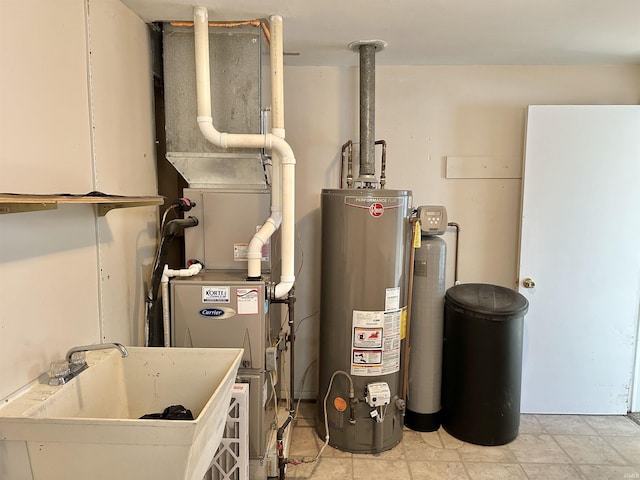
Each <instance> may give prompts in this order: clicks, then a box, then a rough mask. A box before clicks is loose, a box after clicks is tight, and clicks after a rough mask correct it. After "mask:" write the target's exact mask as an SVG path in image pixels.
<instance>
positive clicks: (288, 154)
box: [193, 6, 296, 298]
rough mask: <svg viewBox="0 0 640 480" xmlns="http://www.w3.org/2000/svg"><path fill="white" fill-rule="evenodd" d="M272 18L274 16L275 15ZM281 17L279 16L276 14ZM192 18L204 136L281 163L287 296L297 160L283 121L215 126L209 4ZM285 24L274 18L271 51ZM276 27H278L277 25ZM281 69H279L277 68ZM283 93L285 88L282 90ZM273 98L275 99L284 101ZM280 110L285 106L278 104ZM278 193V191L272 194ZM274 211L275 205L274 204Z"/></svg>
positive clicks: (272, 225)
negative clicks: (265, 126)
mask: <svg viewBox="0 0 640 480" xmlns="http://www.w3.org/2000/svg"><path fill="white" fill-rule="evenodd" d="M272 18H273V17H272ZM276 18H279V17H276ZM193 21H194V32H195V63H196V96H197V101H198V116H197V121H198V127H199V128H200V131H201V132H202V134H203V135H204V136H205V138H206V139H207V140H208V141H210V142H211V143H213V144H214V145H217V146H219V147H223V148H232V147H239V148H265V149H268V150H271V152H272V156H274V157H276V160H275V161H274V164H275V163H279V164H280V175H279V176H280V180H281V183H280V188H279V190H281V192H282V223H281V228H282V255H281V256H282V275H281V277H280V283H278V284H277V285H276V287H275V297H276V298H284V297H285V296H286V295H287V293H288V292H289V290H291V287H292V286H293V283H294V281H295V270H294V245H295V232H294V226H295V220H294V219H295V208H294V198H295V164H296V159H295V156H294V154H293V150H292V149H291V147H290V146H289V144H288V143H287V142H286V141H285V140H284V138H282V137H283V136H284V128H282V124H281V123H280V120H278V119H276V121H275V122H274V126H275V127H276V128H274V133H275V134H270V133H269V134H265V135H259V134H234V133H224V132H219V131H218V130H216V128H215V127H214V126H213V118H212V116H211V78H210V71H209V12H208V10H207V8H206V7H202V6H198V7H194V9H193ZM281 25H282V22H281V19H280V22H278V21H275V22H274V25H273V26H272V31H271V34H272V36H271V51H272V52H276V51H281V50H282V34H281V33H280V32H279V31H278V30H279V27H280V26H281ZM274 27H275V28H274ZM273 63H274V62H272V72H271V75H272V84H273V83H277V82H282V67H280V68H279V69H275V68H273ZM276 70H278V71H276ZM279 91H280V92H281V91H282V89H279ZM281 98H282V97H281V95H280V97H279V98H276V99H274V101H276V102H280V101H281ZM276 111H277V112H281V111H282V109H281V108H279V107H276ZM279 118H281V117H279ZM273 195H275V196H276V198H277V195H278V192H275V191H274V193H273ZM272 210H273V205H272ZM278 217H279V214H278V213H277V212H274V214H272V216H271V217H270V218H269V219H268V220H267V221H266V222H265V224H264V225H263V226H262V227H261V228H260V229H259V231H258V233H257V234H256V235H255V236H254V239H252V241H251V242H250V243H249V252H248V255H247V257H248V276H249V278H259V277H260V275H261V261H262V251H261V250H262V245H264V243H265V242H266V241H267V240H268V239H269V237H270V236H271V235H272V234H273V232H275V230H276V229H277V226H278V225H279V224H280V218H278Z"/></svg>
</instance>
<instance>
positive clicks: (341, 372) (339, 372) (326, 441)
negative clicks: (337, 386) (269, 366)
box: [291, 362, 354, 465]
mask: <svg viewBox="0 0 640 480" xmlns="http://www.w3.org/2000/svg"><path fill="white" fill-rule="evenodd" d="M312 363H313V362H312ZM307 368H309V367H307ZM336 375H344V376H345V377H347V380H349V388H350V390H349V398H353V396H354V389H353V380H352V379H351V375H349V374H348V373H347V372H345V371H344V370H336V371H335V372H333V375H331V379H330V380H329V385H328V386H327V393H326V394H325V396H324V401H323V407H324V408H323V414H324V431H325V437H324V444H323V445H322V447H320V450H319V451H318V454H317V455H316V456H315V457H314V458H312V459H302V460H292V461H291V463H293V464H296V465H299V464H301V463H313V462H315V461H317V460H318V459H319V458H320V456H321V455H322V452H324V449H325V448H326V447H327V445H329V419H328V416H327V400H328V399H329V394H330V393H331V387H332V386H333V380H334V379H335V378H336Z"/></svg>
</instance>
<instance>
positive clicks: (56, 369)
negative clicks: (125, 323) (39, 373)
mask: <svg viewBox="0 0 640 480" xmlns="http://www.w3.org/2000/svg"><path fill="white" fill-rule="evenodd" d="M108 348H116V349H118V350H120V354H121V355H122V356H123V357H126V356H127V355H129V352H127V349H126V348H125V347H124V345H122V344H121V343H98V344H95V345H82V346H79V347H73V348H71V349H70V350H69V351H68V352H67V356H66V359H65V360H60V361H57V362H52V363H51V367H50V370H49V385H64V384H65V383H67V382H68V381H69V380H71V379H72V378H73V377H75V376H77V375H78V374H79V373H81V372H83V371H84V370H85V369H87V368H88V367H89V366H88V365H87V362H86V360H85V359H84V352H88V351H90V350H106V349H108ZM79 353H81V354H82V355H78V354H79Z"/></svg>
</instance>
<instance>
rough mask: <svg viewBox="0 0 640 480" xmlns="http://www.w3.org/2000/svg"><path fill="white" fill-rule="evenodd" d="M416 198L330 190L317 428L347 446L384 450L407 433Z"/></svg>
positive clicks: (325, 205) (325, 211) (325, 198)
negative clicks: (406, 329) (406, 357)
mask: <svg viewBox="0 0 640 480" xmlns="http://www.w3.org/2000/svg"><path fill="white" fill-rule="evenodd" d="M411 198H412V197H411V192H409V191H406V190H370V189H335V190H334V189H327V190H323V191H322V201H321V206H322V284H321V290H322V294H321V316H320V359H319V374H320V375H319V382H320V383H319V393H318V422H317V427H316V428H317V432H318V434H319V436H320V437H321V438H322V439H325V438H326V435H327V434H328V435H329V437H330V440H329V445H331V446H333V447H335V448H338V449H340V450H344V451H347V452H353V453H375V452H381V451H384V450H388V449H390V448H392V447H394V446H395V445H397V444H398V443H399V442H400V440H401V439H402V428H403V420H402V413H403V412H402V409H401V402H399V400H400V397H401V383H402V374H401V358H400V353H401V343H402V334H403V332H402V326H403V321H404V320H405V319H406V307H407V283H408V282H407V280H408V278H407V273H406V272H407V271H408V268H407V266H408V265H407V264H408V260H409V246H410V237H411V236H410V222H409V216H410V214H411ZM336 372H338V373H336ZM351 383H352V384H353V390H351ZM325 399H326V401H325ZM356 399H357V401H356ZM325 406H326V408H325ZM325 414H326V416H325ZM325 418H326V424H327V427H328V431H327V430H326V429H325Z"/></svg>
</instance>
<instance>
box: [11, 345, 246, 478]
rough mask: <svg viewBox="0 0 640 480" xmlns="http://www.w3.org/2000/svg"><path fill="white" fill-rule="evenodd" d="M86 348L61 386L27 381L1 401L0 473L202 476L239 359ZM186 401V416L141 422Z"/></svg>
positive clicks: (192, 351)
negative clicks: (79, 366)
mask: <svg viewBox="0 0 640 480" xmlns="http://www.w3.org/2000/svg"><path fill="white" fill-rule="evenodd" d="M128 351H129V355H128V356H127V357H126V358H122V356H121V354H120V352H119V351H118V350H114V349H111V350H97V351H91V352H87V354H86V360H87V364H88V365H89V368H87V369H86V370H85V371H83V372H82V373H80V374H79V375H78V376H77V377H75V378H73V379H72V380H71V381H69V382H68V383H66V384H65V385H61V386H49V385H47V384H44V383H41V382H38V381H35V382H33V383H32V384H30V385H29V386H28V387H27V388H25V389H24V390H23V391H21V392H20V393H19V394H17V395H15V396H13V397H12V398H10V399H8V400H6V401H5V402H4V404H3V405H1V406H0V478H3V479H4V478H7V479H16V480H68V479H80V478H90V479H92V480H103V479H104V480H107V479H108V480H113V479H114V478H118V479H130V480H139V479H142V478H149V479H154V480H161V479H166V480H202V478H203V476H204V475H205V473H206V471H207V470H208V468H209V467H210V465H211V463H212V461H213V456H214V454H215V452H216V449H217V447H218V444H219V443H220V440H221V438H222V434H223V429H224V424H225V421H226V418H227V411H228V408H229V402H230V399H231V388H232V386H233V383H234V382H235V378H236V373H237V370H238V366H239V363H240V360H241V358H242V349H234V348H228V349H224V348H219V349H214V348H142V347H129V348H128ZM170 405H184V406H185V407H186V408H188V409H189V410H191V412H192V413H193V417H194V420H156V419H154V420H140V419H139V417H140V416H142V415H144V414H147V413H155V412H162V411H163V410H164V409H165V408H166V407H168V406H170Z"/></svg>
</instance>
